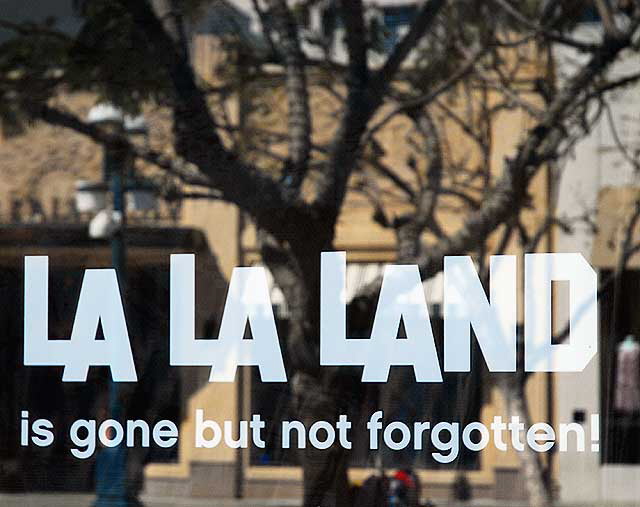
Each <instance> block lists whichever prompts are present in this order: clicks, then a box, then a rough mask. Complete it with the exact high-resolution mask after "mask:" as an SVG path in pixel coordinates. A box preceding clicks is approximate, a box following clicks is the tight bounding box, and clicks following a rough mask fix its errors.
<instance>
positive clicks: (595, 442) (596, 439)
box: [591, 414, 600, 452]
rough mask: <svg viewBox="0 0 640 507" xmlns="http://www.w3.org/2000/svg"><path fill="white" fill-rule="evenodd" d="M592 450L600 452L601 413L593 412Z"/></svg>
mask: <svg viewBox="0 0 640 507" xmlns="http://www.w3.org/2000/svg"><path fill="white" fill-rule="evenodd" d="M591 452H600V414H591Z"/></svg>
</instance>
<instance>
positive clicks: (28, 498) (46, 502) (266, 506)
mask: <svg viewBox="0 0 640 507" xmlns="http://www.w3.org/2000/svg"><path fill="white" fill-rule="evenodd" d="M93 499H94V496H93V495H82V494H67V493H29V494H15V495H13V494H4V493H0V506H2V507H91V505H92V503H93ZM141 500H142V502H143V503H144V505H145V507H171V506H178V507H299V505H300V503H299V502H298V501H297V500H282V499H271V498H246V499H241V500H236V499H233V498H230V499H226V498H170V497H164V498H158V497H148V496H142V497H141ZM435 506H436V507H526V503H519V502H504V501H495V500H489V499H474V500H471V501H469V502H464V503H457V502H453V503H451V502H446V501H438V502H436V503H435ZM556 507H640V499H639V500H638V501H637V502H636V503H633V504H631V503H629V504H616V503H606V504H604V503H602V504H580V505H577V504H572V505H570V504H557V506H556Z"/></svg>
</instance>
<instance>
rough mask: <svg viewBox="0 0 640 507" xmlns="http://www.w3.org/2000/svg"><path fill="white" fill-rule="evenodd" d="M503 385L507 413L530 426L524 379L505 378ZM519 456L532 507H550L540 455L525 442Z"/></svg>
mask: <svg viewBox="0 0 640 507" xmlns="http://www.w3.org/2000/svg"><path fill="white" fill-rule="evenodd" d="M501 387H502V391H503V393H504V397H505V399H506V401H507V413H508V414H509V416H518V417H520V422H522V423H524V425H525V428H528V427H529V426H530V425H531V417H530V415H529V409H528V407H527V397H526V392H525V389H524V383H523V382H522V379H520V376H518V379H517V380H516V379H513V378H509V379H505V380H504V381H503V382H502V383H501ZM518 457H519V458H520V464H521V467H522V474H523V476H524V481H525V487H526V489H527V494H528V495H529V505H530V507H549V506H550V505H551V492H550V487H549V486H550V485H549V484H548V483H547V481H546V480H545V473H544V468H543V466H542V463H541V461H540V455H539V454H538V453H536V452H535V451H534V450H533V449H531V448H530V447H529V446H528V445H527V444H526V443H525V445H524V450H523V451H520V452H518Z"/></svg>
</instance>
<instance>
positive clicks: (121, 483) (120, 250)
mask: <svg viewBox="0 0 640 507" xmlns="http://www.w3.org/2000/svg"><path fill="white" fill-rule="evenodd" d="M123 161H124V160H123V156H122V154H121V153H114V152H113V151H111V150H110V149H109V148H108V147H105V151H104V166H103V177H104V179H105V182H106V183H108V184H109V186H110V189H111V194H112V197H113V210H114V211H115V212H120V213H121V214H122V225H121V227H120V229H119V230H118V231H117V232H116V233H115V234H114V235H113V236H112V237H111V262H112V265H113V268H114V269H115V270H116V276H117V277H118V285H119V287H120V293H121V294H124V292H125V284H126V276H125V259H126V250H125V244H124V226H125V223H126V220H125V203H124V183H123V178H124V175H123V172H124V164H123ZM122 412H123V410H122V404H121V402H120V390H119V387H118V383H117V382H113V380H110V381H109V417H110V418H111V419H115V420H116V421H119V420H120V419H121V417H122ZM96 494H97V499H96V503H95V507H129V506H131V505H139V503H138V502H137V500H136V499H135V498H132V497H131V494H130V493H129V488H128V487H127V456H126V448H125V447H124V446H122V445H120V446H118V447H113V448H104V449H102V450H101V452H100V454H99V455H98V456H97V458H96Z"/></svg>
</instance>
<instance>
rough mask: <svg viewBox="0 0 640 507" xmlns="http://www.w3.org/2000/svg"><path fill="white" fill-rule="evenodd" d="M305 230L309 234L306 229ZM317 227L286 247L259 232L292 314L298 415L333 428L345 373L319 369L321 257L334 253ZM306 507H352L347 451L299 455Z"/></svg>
mask: <svg viewBox="0 0 640 507" xmlns="http://www.w3.org/2000/svg"><path fill="white" fill-rule="evenodd" d="M302 230H305V229H302ZM323 231H324V229H323V228H322V227H320V226H317V227H316V229H315V233H314V234H313V235H310V236H313V237H307V238H302V239H301V240H300V241H296V242H295V243H293V242H291V243H289V244H288V245H283V244H282V243H279V242H277V241H276V240H274V238H273V237H271V236H268V235H267V234H265V233H264V232H262V231H261V232H260V234H259V241H260V250H261V255H262V259H263V261H264V263H265V264H266V265H267V266H268V267H269V269H270V270H271V272H272V274H273V276H274V279H275V282H276V284H277V285H278V286H279V287H280V289H281V290H282V291H283V293H284V295H285V300H286V302H287V306H288V310H289V330H288V335H287V337H286V339H287V342H286V347H287V351H288V353H289V367H290V371H292V372H293V375H292V376H291V390H292V394H293V406H294V411H295V413H296V414H297V418H298V420H300V421H302V422H303V423H304V425H305V427H306V428H307V430H308V429H309V427H310V426H311V425H312V424H313V423H314V422H316V421H319V420H324V421H328V422H329V423H331V424H333V423H335V422H336V421H337V420H338V416H339V415H340V414H342V413H346V412H345V410H346V407H345V398H346V394H347V393H349V394H351V393H352V392H353V389H352V387H353V386H352V385H350V384H349V385H347V383H345V379H347V378H349V376H348V374H345V370H344V369H338V368H321V367H320V332H319V330H320V254H321V252H322V251H324V250H330V249H331V242H330V241H329V240H323V239H322V238H328V237H330V236H331V235H330V234H328V233H326V231H324V233H323ZM300 457H301V461H302V466H303V475H304V478H303V485H304V503H303V505H304V507H318V506H320V507H347V506H348V494H347V493H348V486H349V484H348V478H347V466H348V452H347V451H346V450H345V449H343V448H342V446H340V445H339V444H336V445H334V446H332V447H330V448H329V449H322V450H319V449H316V448H314V447H313V446H311V445H309V444H308V443H307V446H306V448H305V449H304V450H303V451H302V452H301V456H300Z"/></svg>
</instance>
